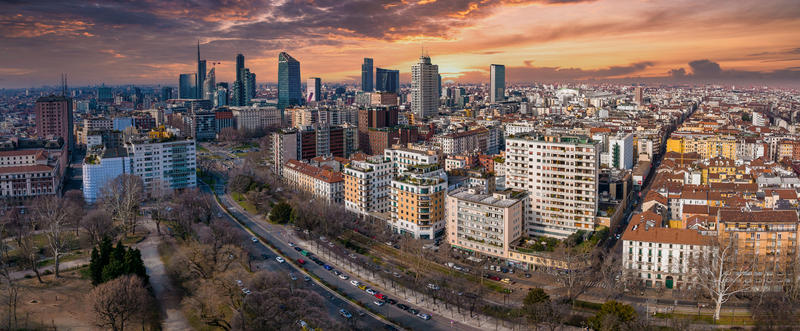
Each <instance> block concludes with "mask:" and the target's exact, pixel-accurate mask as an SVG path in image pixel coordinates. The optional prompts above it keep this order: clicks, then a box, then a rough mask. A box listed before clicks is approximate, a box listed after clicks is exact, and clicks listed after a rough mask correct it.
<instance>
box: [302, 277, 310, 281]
mask: <svg viewBox="0 0 800 331" xmlns="http://www.w3.org/2000/svg"><path fill="white" fill-rule="evenodd" d="M303 280H304V281H307V282H310V281H311V277H308V276H303Z"/></svg>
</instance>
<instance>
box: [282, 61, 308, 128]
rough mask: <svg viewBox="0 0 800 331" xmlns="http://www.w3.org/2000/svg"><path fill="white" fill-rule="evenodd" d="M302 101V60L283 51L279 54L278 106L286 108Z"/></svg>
mask: <svg viewBox="0 0 800 331" xmlns="http://www.w3.org/2000/svg"><path fill="white" fill-rule="evenodd" d="M302 101H303V94H302V92H301V90H300V62H299V61H297V60H295V58H293V57H292V56H291V55H289V53H286V52H281V53H280V54H278V108H279V109H286V108H287V107H290V106H297V105H300V104H301V103H302ZM281 117H283V116H281Z"/></svg>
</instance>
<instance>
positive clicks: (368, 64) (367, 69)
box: [361, 57, 374, 92]
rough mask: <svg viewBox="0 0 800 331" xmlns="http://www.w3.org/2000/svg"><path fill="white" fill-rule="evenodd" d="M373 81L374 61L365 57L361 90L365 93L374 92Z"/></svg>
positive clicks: (362, 66) (362, 67)
mask: <svg viewBox="0 0 800 331" xmlns="http://www.w3.org/2000/svg"><path fill="white" fill-rule="evenodd" d="M373 82H374V80H373V79H372V59H370V58H368V57H365V58H364V63H363V64H362V65H361V90H362V91H364V92H372V91H373V85H372V84H373Z"/></svg>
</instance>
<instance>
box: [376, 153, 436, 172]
mask: <svg viewBox="0 0 800 331" xmlns="http://www.w3.org/2000/svg"><path fill="white" fill-rule="evenodd" d="M383 157H384V158H385V159H386V160H389V161H391V162H392V168H394V171H395V174H400V173H402V172H403V171H406V170H407V169H408V167H409V166H415V165H427V164H435V163H439V156H438V155H436V154H435V153H426V152H423V151H418V150H413V149H408V148H387V149H384V150H383Z"/></svg>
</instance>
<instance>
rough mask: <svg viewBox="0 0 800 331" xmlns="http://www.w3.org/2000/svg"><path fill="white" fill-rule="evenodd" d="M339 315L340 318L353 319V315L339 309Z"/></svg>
mask: <svg viewBox="0 0 800 331" xmlns="http://www.w3.org/2000/svg"><path fill="white" fill-rule="evenodd" d="M339 315H342V317H344V318H348V319H349V318H351V317H353V314H350V312H349V311H347V310H344V309H339Z"/></svg>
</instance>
